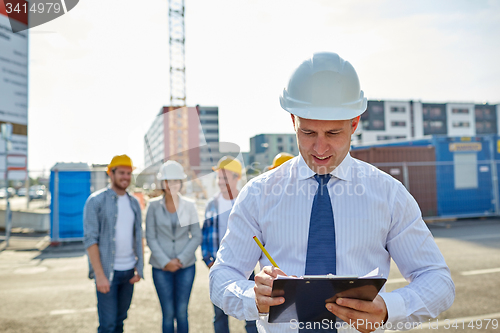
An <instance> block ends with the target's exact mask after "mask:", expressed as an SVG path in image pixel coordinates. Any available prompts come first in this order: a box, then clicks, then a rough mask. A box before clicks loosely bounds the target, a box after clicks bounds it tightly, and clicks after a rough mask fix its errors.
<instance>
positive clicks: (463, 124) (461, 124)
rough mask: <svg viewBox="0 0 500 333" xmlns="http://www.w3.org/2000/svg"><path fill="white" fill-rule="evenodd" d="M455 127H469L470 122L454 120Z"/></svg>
mask: <svg viewBox="0 0 500 333" xmlns="http://www.w3.org/2000/svg"><path fill="white" fill-rule="evenodd" d="M453 127H454V128H469V127H470V123H469V122H468V121H454V122H453Z"/></svg>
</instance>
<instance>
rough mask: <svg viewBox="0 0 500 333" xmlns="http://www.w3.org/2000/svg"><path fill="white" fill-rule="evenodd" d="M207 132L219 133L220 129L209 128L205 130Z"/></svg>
mask: <svg viewBox="0 0 500 333" xmlns="http://www.w3.org/2000/svg"><path fill="white" fill-rule="evenodd" d="M205 133H206V134H209V133H219V130H218V129H207V130H205Z"/></svg>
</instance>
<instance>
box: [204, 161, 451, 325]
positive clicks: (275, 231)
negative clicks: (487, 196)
mask: <svg viewBox="0 0 500 333" xmlns="http://www.w3.org/2000/svg"><path fill="white" fill-rule="evenodd" d="M331 174H332V178H331V179H330V182H329V183H328V192H329V194H330V198H331V201H332V207H333V215H334V221H335V244H336V254H337V268H336V270H337V275H357V276H362V275H365V274H367V273H368V272H370V271H371V270H373V269H375V268H377V267H379V268H380V273H381V274H382V275H383V276H384V277H386V278H387V277H388V275H389V269H390V262H391V257H392V258H393V259H394V261H395V262H396V264H397V265H398V267H399V269H400V271H401V273H402V275H403V276H404V277H405V278H406V279H407V280H408V281H409V282H410V284H409V285H407V286H405V287H403V288H400V289H397V290H394V291H393V292H390V293H388V292H385V287H384V288H383V289H382V290H381V292H380V296H381V297H382V298H383V299H384V301H385V303H386V306H387V310H388V321H387V323H388V325H391V324H392V325H393V327H394V328H395V327H396V324H397V323H406V322H412V323H413V322H426V321H427V320H428V318H430V317H436V316H437V315H438V314H439V313H441V312H442V311H444V310H446V309H447V308H449V307H450V306H451V304H452V303H453V300H454V297H455V287H454V284H453V281H452V279H451V276H450V271H449V269H448V267H447V265H446V263H445V261H444V258H443V256H442V255H441V253H440V251H439V249H438V247H437V245H436V243H435V242H434V238H433V237H432V235H431V233H430V231H429V229H428V228H427V226H426V225H425V223H424V221H423V220H422V217H421V212H420V209H419V207H418V205H417V203H416V201H415V200H414V199H413V197H412V196H411V195H410V194H409V193H408V191H407V190H406V188H405V187H404V186H403V185H402V184H401V183H400V182H399V181H397V180H396V179H394V178H393V177H391V176H390V175H388V174H386V173H384V172H382V171H380V170H378V169H377V168H375V167H374V166H372V165H370V164H368V163H365V162H362V161H359V160H357V159H354V158H352V157H351V156H350V154H347V156H346V157H345V158H344V160H343V161H342V163H341V164H340V165H339V166H338V167H337V168H335V170H333V171H332V173H331ZM313 176H314V172H313V171H312V170H311V169H310V168H309V167H308V166H307V164H306V163H305V161H304V159H303V158H302V156H300V155H299V156H298V157H295V158H293V159H292V160H290V161H289V162H287V163H285V164H283V165H282V166H281V167H279V168H277V169H275V170H272V171H270V172H266V173H264V174H263V175H261V176H259V177H256V178H254V179H252V180H251V181H250V182H249V183H248V184H247V185H246V186H245V187H244V188H243V189H242V191H241V192H240V194H239V195H238V197H237V199H236V202H235V205H234V207H233V210H232V212H231V215H230V217H229V224H228V231H227V233H226V235H225V237H224V238H223V240H222V242H221V246H220V249H219V251H218V252H217V260H216V261H215V264H214V266H213V267H212V269H211V270H210V297H211V300H212V302H213V303H214V304H215V305H217V306H218V307H220V308H222V309H223V310H224V311H225V312H226V313H227V314H228V315H231V316H234V317H236V318H238V319H240V320H242V319H246V320H256V319H259V315H258V311H257V307H256V305H255V293H254V290H253V287H254V282H253V281H248V280H247V279H248V277H249V276H250V274H251V272H252V271H253V269H254V267H255V265H256V263H257V262H259V263H260V266H261V267H264V266H270V265H271V263H270V262H269V260H268V259H267V258H266V256H265V255H264V254H263V253H262V251H261V250H260V249H259V247H258V246H257V244H255V242H254V240H253V239H252V237H253V236H257V237H258V238H259V239H260V240H261V242H262V243H263V244H264V246H265V247H266V249H267V251H268V252H269V253H270V255H271V256H272V257H273V259H274V260H275V261H276V263H277V264H278V266H279V267H280V268H281V269H282V270H283V271H284V272H285V273H286V274H288V275H297V276H301V275H304V272H305V265H306V254H307V241H308V235H309V219H310V216H311V209H312V203H313V198H314V195H315V193H316V189H317V188H318V183H317V182H316V180H315V179H314V177H313ZM257 326H258V328H259V331H260V332H272V333H274V332H276V333H278V332H297V331H298V330H297V329H296V328H295V327H296V326H295V327H292V325H290V324H288V323H286V324H271V323H268V322H267V319H260V320H258V321H257ZM352 331H356V330H352Z"/></svg>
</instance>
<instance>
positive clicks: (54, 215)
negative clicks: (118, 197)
mask: <svg viewBox="0 0 500 333" xmlns="http://www.w3.org/2000/svg"><path fill="white" fill-rule="evenodd" d="M90 188H91V172H90V167H89V165H88V164H87V163H57V164H56V165H54V166H53V167H52V169H51V171H50V193H51V202H50V238H51V241H52V242H64V241H78V240H83V207H84V206H85V202H86V201H87V198H88V197H89V196H90V193H91V192H90Z"/></svg>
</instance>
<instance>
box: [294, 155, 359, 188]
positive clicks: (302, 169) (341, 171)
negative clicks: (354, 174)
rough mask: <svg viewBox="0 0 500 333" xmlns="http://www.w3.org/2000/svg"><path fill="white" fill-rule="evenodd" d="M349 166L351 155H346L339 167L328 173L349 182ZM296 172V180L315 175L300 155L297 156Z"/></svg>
mask: <svg viewBox="0 0 500 333" xmlns="http://www.w3.org/2000/svg"><path fill="white" fill-rule="evenodd" d="M351 165H352V157H351V154H349V153H347V155H346V156H345V157H344V159H343V160H342V162H341V163H340V164H339V166H337V167H336V168H335V169H333V171H332V172H330V174H331V175H332V176H333V177H336V178H338V179H342V180H345V181H351ZM297 172H298V175H297V179H298V180H304V179H308V178H311V177H313V176H314V175H315V174H316V173H315V172H314V171H312V170H311V169H310V168H309V166H308V165H307V164H306V161H305V160H304V158H303V157H302V155H301V154H299V161H298V164H297Z"/></svg>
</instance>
